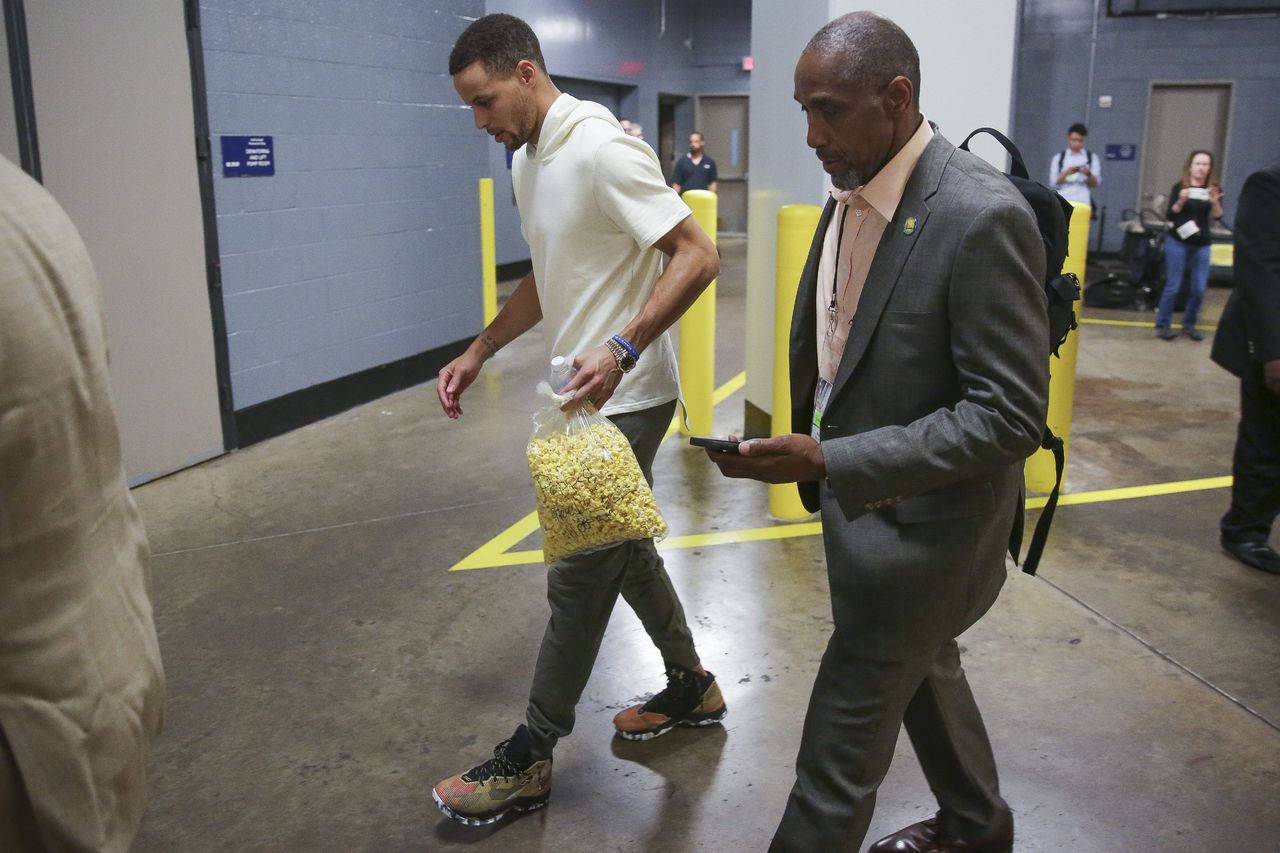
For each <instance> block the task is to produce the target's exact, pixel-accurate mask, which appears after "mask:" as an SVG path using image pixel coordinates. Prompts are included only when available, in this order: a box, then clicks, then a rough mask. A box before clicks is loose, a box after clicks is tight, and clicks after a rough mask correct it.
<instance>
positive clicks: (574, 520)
mask: <svg viewBox="0 0 1280 853" xmlns="http://www.w3.org/2000/svg"><path fill="white" fill-rule="evenodd" d="M538 393H539V394H542V395H544V396H547V397H550V398H551V400H552V401H553V403H552V405H551V406H549V407H547V408H546V409H544V410H542V411H541V412H538V413H537V414H536V415H534V418H533V423H534V429H533V437H532V438H530V439H529V447H528V455H529V473H530V474H532V475H533V491H534V494H535V495H536V496H537V498H538V522H539V523H540V524H541V525H542V554H543V559H544V560H545V561H546V563H547V565H551V564H552V563H554V562H556V561H557V560H560V559H563V558H564V557H568V556H570V555H571V554H580V553H584V552H586V551H594V550H597V549H600V548H604V547H606V546H609V545H616V544H617V543H619V542H625V541H627V540H628V539H649V538H651V537H655V536H657V537H661V536H666V535H667V523H666V522H665V521H664V520H663V519H662V513H661V512H659V511H658V502H657V501H656V500H654V497H653V489H651V488H649V484H648V482H646V481H645V478H644V473H643V472H642V471H641V470H640V463H639V462H637V461H636V455H635V453H634V452H632V450H631V445H630V444H629V443H628V442H627V438H626V436H624V435H623V434H622V431H621V430H619V429H618V428H617V427H616V426H614V425H613V423H612V422H611V421H610V420H609V419H608V418H606V417H605V416H604V415H602V414H600V413H599V412H597V411H596V410H595V409H594V408H592V407H591V405H590V404H588V405H585V406H582V407H580V408H577V409H574V410H573V411H572V412H564V411H561V409H560V406H561V405H562V404H563V403H565V402H567V401H568V399H569V398H568V397H562V396H560V395H559V394H556V393H555V392H554V391H552V390H551V386H550V385H548V384H547V383H546V382H540V383H538Z"/></svg>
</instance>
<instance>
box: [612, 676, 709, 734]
mask: <svg viewBox="0 0 1280 853" xmlns="http://www.w3.org/2000/svg"><path fill="white" fill-rule="evenodd" d="M728 710H729V709H728V708H727V707H725V704H724V697H723V696H721V695H720V686H719V685H717V684H716V677H715V675H714V674H713V673H710V672H708V673H705V674H704V673H698V672H694V671H693V670H691V669H686V668H684V667H683V666H680V665H678V664H674V663H669V664H667V689H666V690H663V691H662V692H661V693H659V694H658V695H657V696H654V697H653V698H652V699H650V700H649V701H648V702H645V703H644V704H643V705H634V706H632V707H630V708H628V709H626V710H625V711H620V712H619V713H618V715H617V716H616V717H614V718H613V725H614V728H616V729H617V730H618V737H622V738H626V739H627V740H649V739H650V738H655V737H657V736H658V735H662V734H666V733H667V732H669V731H671V730H672V729H673V728H675V727H676V726H710V725H712V724H714V723H718V722H720V721H721V720H723V719H724V715H725V714H726V713H728Z"/></svg>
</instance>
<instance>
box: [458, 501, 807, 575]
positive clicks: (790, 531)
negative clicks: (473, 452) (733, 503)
mask: <svg viewBox="0 0 1280 853" xmlns="http://www.w3.org/2000/svg"><path fill="white" fill-rule="evenodd" d="M535 515H536V513H535ZM821 533H822V522H820V521H807V522H803V523H801V524H775V525H771V526H769V527H753V528H751V529H750V530H722V531H720V532H718V533H691V534H689V535H687V536H668V537H667V538H666V539H663V540H662V541H661V542H659V543H658V550H659V551H687V550H689V549H690V548H709V547H711V546H714V545H737V544H739V543H741V542H765V541H769V540H773V539H795V538H797V537H800V536H818V535H820V534H821ZM468 560H470V558H468ZM541 562H542V551H541V550H540V549H539V550H537V551H508V552H506V553H504V554H493V555H487V556H484V557H481V558H479V559H476V560H471V561H470V562H469V563H468V564H467V565H463V564H462V563H459V564H458V565H456V566H454V567H453V568H452V569H450V571H461V570H463V569H496V568H498V567H500V566H531V565H534V564H537V563H541Z"/></svg>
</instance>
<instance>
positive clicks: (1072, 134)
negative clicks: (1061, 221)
mask: <svg viewBox="0 0 1280 853" xmlns="http://www.w3.org/2000/svg"><path fill="white" fill-rule="evenodd" d="M1088 138H1089V130H1088V128H1086V127H1085V126H1084V125H1083V124H1080V122H1076V123H1075V124H1073V125H1071V127H1070V128H1069V129H1068V130H1067V147H1066V148H1064V149H1063V150H1062V151H1059V152H1058V153H1057V154H1054V155H1053V159H1052V160H1051V161H1050V162H1049V186H1051V187H1053V188H1054V189H1056V190H1057V191H1058V194H1059V195H1061V196H1062V197H1063V198H1065V199H1066V200H1067V201H1072V202H1079V203H1080V204H1087V205H1089V206H1091V207H1092V206H1093V201H1092V198H1093V189H1094V188H1095V187H1096V186H1098V184H1100V183H1102V163H1101V162H1100V161H1099V160H1098V155H1097V154H1094V153H1093V152H1092V151H1090V150H1089V149H1087V148H1085V147H1084V144H1085V142H1086V141H1087V140H1088Z"/></svg>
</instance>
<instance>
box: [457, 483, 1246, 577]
mask: <svg viewBox="0 0 1280 853" xmlns="http://www.w3.org/2000/svg"><path fill="white" fill-rule="evenodd" d="M1230 486H1231V478H1230V477H1205V478H1204V479H1200V480H1182V481H1180V482H1175V483H1154V484H1152V485H1149V486H1127V487H1125V488H1120V489H1098V490H1096V491H1092V492H1079V493H1077V494H1066V495H1062V496H1061V497H1060V498H1059V499H1058V506H1074V505H1076V504H1091V503H1103V502H1105V501H1124V500H1133V499H1135V498H1150V497H1156V496H1159V495H1176V494H1180V493H1183V492H1200V491H1206V490H1209V489H1225V488H1229V487H1230ZM1047 501H1048V498H1043V497H1038V498H1028V499H1027V509H1040V508H1042V507H1043V506H1044V505H1045V503H1046V502H1047ZM533 518H534V526H535V527H536V526H537V513H534V515H533ZM526 520H527V519H526ZM508 532H510V531H508ZM530 532H532V531H530ZM821 533H822V522H820V521H807V522H802V523H799V524H774V525H770V526H768V527H752V528H748V529H746V530H722V531H718V532H716V533H691V534H687V535H684V536H669V537H667V538H666V539H664V540H662V541H661V542H659V543H658V550H659V551H684V550H689V549H691V548H710V547H714V546H716V545H737V544H741V543H743V542H766V541H771V540H777V539H796V538H799V537H803V536H818V535H820V534H821ZM504 535H505V534H504ZM525 535H528V534H525ZM521 538H524V537H521ZM495 541H496V540H495ZM517 541H519V540H517ZM478 554H479V552H478V551H477V552H476V553H475V554H472V555H471V556H470V557H468V558H467V559H466V560H464V561H462V562H461V563H458V564H457V565H456V566H454V567H453V568H452V569H450V571H460V570H463V569H493V568H498V567H501V566H531V565H538V564H541V563H542V551H541V550H537V551H507V552H505V553H504V552H491V553H488V554H485V555H480V556H477V555H478Z"/></svg>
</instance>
